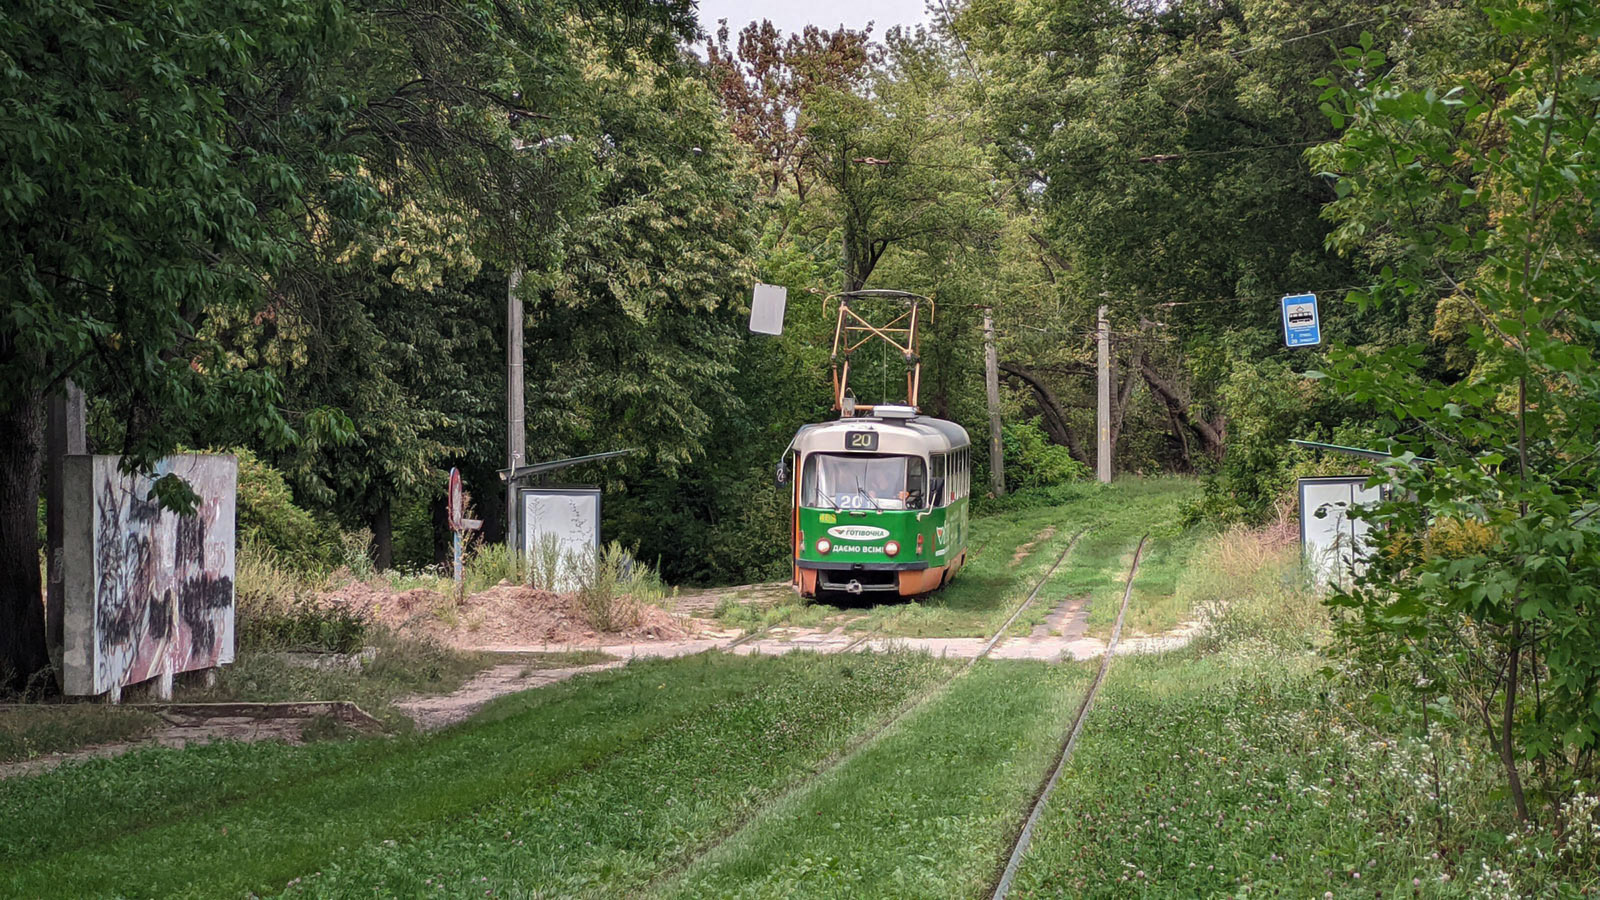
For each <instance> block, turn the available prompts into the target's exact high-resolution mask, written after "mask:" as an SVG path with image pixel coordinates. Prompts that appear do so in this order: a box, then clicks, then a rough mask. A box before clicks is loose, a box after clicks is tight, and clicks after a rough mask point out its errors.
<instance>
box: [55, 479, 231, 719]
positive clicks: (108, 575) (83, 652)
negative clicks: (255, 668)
mask: <svg viewBox="0 0 1600 900" xmlns="http://www.w3.org/2000/svg"><path fill="white" fill-rule="evenodd" d="M80 461H81V462H80ZM117 462H118V459H117V457H114V456H94V457H78V458H74V459H71V460H69V485H71V486H72V487H76V488H78V490H75V491H72V493H73V494H76V495H77V498H78V499H80V500H82V499H87V500H88V501H89V502H88V506H89V507H90V508H89V509H87V510H86V509H83V508H81V506H82V505H81V504H74V503H73V502H72V499H71V498H69V501H68V504H67V516H68V519H69V520H71V521H69V523H68V528H67V536H68V541H69V543H70V542H72V541H74V540H82V541H83V542H84V544H85V546H81V547H78V548H73V547H69V548H68V551H67V559H68V573H67V591H66V616H65V619H66V629H65V631H66V634H65V635H64V638H65V645H66V646H65V651H66V652H65V653H64V665H65V673H64V674H65V676H66V677H65V679H64V680H65V682H66V686H67V692H68V693H81V694H100V693H104V692H105V691H108V690H111V689H112V688H114V687H120V686H122V685H126V684H136V683H138V682H141V681H144V680H146V679H149V678H153V677H155V676H158V675H161V674H163V673H165V672H174V673H176V672H185V671H190V670H193V669H203V668H209V667H211V666H216V665H220V664H223V663H228V662H232V661H233V612H234V609H233V602H234V593H233V579H234V520H235V512H236V508H235V502H236V501H235V492H236V488H237V481H238V465H237V462H236V461H235V460H234V458H233V457H231V456H214V455H205V454H189V455H183V456H171V457H167V458H165V459H163V460H161V461H160V462H159V463H158V464H157V465H156V468H155V471H154V472H153V473H151V474H150V475H147V476H144V475H141V476H128V475H123V474H122V473H121V472H119V471H118V470H117ZM71 464H77V465H71ZM169 473H171V474H175V475H177V476H179V477H181V478H183V479H184V480H185V481H187V482H188V483H189V485H190V487H191V488H193V489H194V491H195V493H196V494H197V495H199V497H200V503H199V506H198V507H197V508H196V509H195V511H194V514H193V515H187V516H179V515H176V514H175V513H172V512H170V511H168V510H164V509H162V508H161V507H160V506H159V504H158V503H157V502H156V501H155V500H154V499H153V498H152V497H151V496H150V487H151V485H152V484H153V483H154V481H155V479H157V478H160V477H161V476H163V475H166V474H169ZM73 476H78V477H79V478H83V477H87V480H88V485H87V487H88V488H89V489H88V490H87V491H85V490H83V487H85V485H82V484H81V483H75V482H74V479H73ZM85 520H87V521H85ZM74 523H76V524H77V525H78V527H73V525H74ZM84 526H87V527H84ZM74 549H78V550H80V551H82V552H76V553H75V552H73V551H74ZM74 562H76V563H77V565H76V566H74V565H73V563H74ZM85 570H86V571H85Z"/></svg>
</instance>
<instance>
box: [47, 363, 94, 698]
mask: <svg viewBox="0 0 1600 900" xmlns="http://www.w3.org/2000/svg"><path fill="white" fill-rule="evenodd" d="M85 421H86V420H85V411H84V397H83V389H82V388H80V387H78V386H77V385H76V384H73V383H72V382H71V381H68V382H67V383H66V386H65V387H64V388H63V389H62V390H60V391H58V392H56V393H55V394H54V395H52V396H51V397H50V404H49V407H48V411H47V412H46V424H45V526H44V528H45V570H46V576H45V605H44V610H45V612H44V637H45V646H46V647H47V648H48V649H49V652H50V662H51V664H52V665H54V666H55V670H56V679H57V681H58V682H59V681H60V679H61V677H62V669H61V653H62V647H63V643H64V641H65V639H66V634H65V630H64V627H63V623H64V621H65V613H66V594H65V591H66V572H65V571H64V565H63V563H64V562H65V560H64V558H63V557H64V554H65V552H66V551H65V548H64V547H63V543H64V542H65V539H66V532H65V519H64V518H63V516H65V515H66V506H65V502H64V501H65V491H66V486H65V475H66V457H67V456H68V455H69V454H71V455H75V456H77V455H82V454H84V453H87V452H89V447H88V429H87V428H86V427H85Z"/></svg>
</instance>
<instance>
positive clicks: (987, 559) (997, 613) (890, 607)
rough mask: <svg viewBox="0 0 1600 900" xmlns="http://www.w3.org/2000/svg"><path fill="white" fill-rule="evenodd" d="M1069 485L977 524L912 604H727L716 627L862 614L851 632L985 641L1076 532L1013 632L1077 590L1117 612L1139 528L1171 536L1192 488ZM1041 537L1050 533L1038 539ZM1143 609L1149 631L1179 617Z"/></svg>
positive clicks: (1170, 481)
mask: <svg viewBox="0 0 1600 900" xmlns="http://www.w3.org/2000/svg"><path fill="white" fill-rule="evenodd" d="M1072 488H1073V489H1072V490H1071V491H1057V492H1051V493H1047V494H1043V495H1041V497H1043V498H1045V499H1048V500H1050V501H1051V502H1052V503H1054V505H1035V504H1033V503H1031V502H1023V499H1026V498H1019V499H1018V501H1017V502H1016V503H1015V504H1014V505H1012V506H1008V507H1005V508H1004V509H1003V511H1001V512H999V513H996V514H994V515H989V516H985V517H983V518H979V519H974V520H973V521H972V527H971V538H970V540H969V542H968V548H969V550H968V558H967V565H966V567H965V568H963V569H962V571H961V574H960V575H958V576H957V577H956V580H955V581H954V582H953V583H952V584H951V585H950V586H949V587H947V588H945V589H944V590H942V591H937V592H935V593H932V594H929V595H927V596H926V597H923V598H920V599H917V600H910V601H902V600H890V601H884V602H880V603H876V604H872V605H868V606H864V607H861V608H848V609H847V608H841V607H837V606H832V605H829V604H827V603H817V602H805V601H801V600H799V599H796V600H794V601H787V600H786V601H784V602H782V603H781V604H778V605H775V606H770V607H761V608H752V607H750V606H742V607H739V608H738V609H737V610H736V609H734V608H733V607H734V606H737V605H736V604H728V605H727V606H728V608H727V609H726V610H724V611H723V613H724V618H723V621H724V622H725V623H727V624H737V625H741V626H743V627H750V623H757V624H760V625H773V624H784V625H817V624H822V623H823V622H825V621H826V620H827V619H830V618H833V617H841V618H843V617H859V618H857V619H856V621H853V622H850V624H849V625H848V627H849V628H850V629H851V630H852V631H857V632H863V631H877V632H879V633H881V634H884V635H887V636H892V637H933V636H940V637H978V636H985V635H989V634H992V633H993V632H994V630H995V629H996V628H999V627H1000V625H1001V623H1002V622H1004V621H1005V618H1006V616H1008V615H1010V614H1011V611H1012V610H1014V609H1015V608H1016V606H1017V604H1019V603H1021V602H1022V599H1023V598H1024V597H1026V596H1027V594H1028V591H1030V590H1032V588H1033V585H1034V584H1035V583H1036V582H1037V581H1038V579H1039V578H1040V576H1042V575H1043V574H1044V572H1045V571H1046V570H1047V569H1048V568H1049V567H1050V564H1051V563H1053V562H1055V559H1056V557H1057V556H1058V555H1060V553H1061V551H1062V549H1064V548H1065V547H1066V546H1067V543H1068V542H1069V541H1070V540H1071V538H1072V536H1073V535H1074V534H1075V533H1077V532H1078V531H1080V530H1084V531H1085V533H1084V537H1083V539H1082V541H1080V543H1079V545H1078V547H1077V549H1076V550H1074V551H1073V554H1072V557H1071V559H1070V560H1069V562H1068V564H1067V565H1064V566H1063V567H1062V568H1061V569H1059V570H1058V571H1057V573H1056V575H1055V576H1054V577H1053V578H1052V580H1051V582H1050V583H1049V584H1048V585H1047V586H1046V588H1045V589H1044V590H1043V591H1041V592H1040V600H1039V602H1038V603H1036V604H1035V606H1034V607H1033V608H1031V609H1030V610H1028V612H1027V613H1026V614H1024V616H1023V617H1022V618H1020V619H1019V620H1018V622H1017V624H1016V626H1015V631H1014V633H1019V634H1026V633H1027V632H1028V630H1030V629H1031V628H1032V627H1033V626H1034V625H1035V624H1037V623H1039V622H1042V621H1043V620H1044V617H1045V616H1046V615H1048V614H1049V612H1050V610H1051V609H1052V608H1053V607H1054V606H1055V605H1056V604H1057V603H1060V602H1061V601H1062V600H1065V599H1066V598H1068V597H1071V596H1075V595H1078V594H1083V593H1091V594H1093V596H1094V599H1095V602H1094V607H1104V606H1106V605H1108V604H1107V603H1106V602H1102V601H1103V600H1104V598H1107V597H1112V595H1113V594H1115V595H1116V596H1115V597H1114V598H1113V601H1112V603H1111V604H1110V605H1112V609H1111V613H1110V615H1111V616H1114V615H1115V605H1114V604H1115V602H1118V601H1120V599H1121V596H1120V591H1121V583H1122V579H1123V577H1124V576H1125V575H1126V574H1127V567H1128V560H1129V558H1130V557H1129V555H1130V554H1131V553H1132V552H1133V547H1134V545H1135V544H1136V543H1137V542H1138V540H1139V536H1140V535H1141V534H1144V533H1145V532H1146V531H1153V532H1157V533H1161V534H1170V535H1174V536H1175V535H1177V534H1178V532H1177V525H1176V521H1177V515H1178V507H1179V506H1180V505H1181V504H1182V503H1183V502H1184V501H1185V500H1188V499H1190V498H1192V497H1194V496H1195V495H1196V494H1197V492H1198V490H1199V486H1198V483H1197V482H1195V481H1193V480H1190V479H1182V478H1160V479H1141V478H1125V479H1122V480H1120V481H1118V482H1116V483H1115V484H1112V485H1110V486H1109V487H1102V486H1100V485H1073V486H1072ZM1035 499H1038V498H1035ZM1056 501H1059V502H1056ZM1046 532H1048V537H1043V538H1042V539H1041V536H1042V535H1044V534H1046ZM1174 540H1178V539H1177V538H1174ZM1030 543H1031V544H1033V546H1032V547H1031V548H1030V549H1028V551H1027V552H1026V553H1025V554H1024V555H1023V556H1022V558H1020V559H1018V558H1017V553H1018V551H1019V550H1020V549H1022V548H1023V547H1024V546H1026V545H1028V544H1030ZM1150 609H1151V612H1150V613H1149V614H1148V615H1146V614H1144V613H1141V616H1143V617H1144V618H1141V621H1144V620H1145V618H1147V619H1148V621H1149V623H1150V624H1151V625H1152V626H1154V625H1156V624H1157V623H1165V622H1168V621H1170V622H1171V623H1172V624H1176V622H1177V621H1181V618H1182V617H1181V615H1180V612H1182V611H1181V610H1179V609H1178V608H1177V607H1175V606H1172V605H1170V604H1168V605H1166V606H1162V605H1158V604H1155V603H1152V604H1150ZM1091 621H1095V620H1094V619H1091ZM1106 621H1107V622H1109V618H1108V619H1107V620H1106Z"/></svg>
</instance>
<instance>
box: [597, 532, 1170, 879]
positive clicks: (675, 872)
mask: <svg viewBox="0 0 1600 900" xmlns="http://www.w3.org/2000/svg"><path fill="white" fill-rule="evenodd" d="M1087 532H1088V529H1087V528H1083V529H1079V530H1078V532H1077V533H1076V534H1074V535H1073V536H1072V538H1071V539H1070V540H1068V541H1067V546H1066V547H1064V548H1062V550H1061V553H1060V554H1059V555H1058V556H1056V558H1055V562H1052V563H1051V564H1050V568H1048V569H1046V570H1045V572H1044V574H1043V575H1041V576H1039V581H1038V582H1037V583H1036V584H1034V586H1033V590H1031V591H1029V592H1028V596H1027V597H1025V598H1023V601H1022V602H1021V603H1020V604H1018V606H1017V608H1016V609H1015V610H1013V611H1012V613H1011V615H1010V616H1009V617H1007V618H1006V621H1005V623H1004V624H1002V625H1001V626H1000V628H999V629H998V630H996V631H995V633H994V634H993V635H992V636H991V637H990V638H989V641H988V643H987V644H985V645H984V647H983V649H982V650H981V651H979V653H978V654H977V655H976V656H974V657H972V658H971V659H969V660H967V663H966V665H964V666H962V667H961V668H959V669H957V670H956V671H955V672H954V673H953V674H952V675H951V676H950V677H949V678H946V679H945V680H943V681H940V682H938V683H937V684H934V685H932V686H931V687H929V688H928V689H927V690H925V691H923V692H922V693H920V694H918V695H917V696H915V697H913V698H911V699H910V700H909V701H907V702H906V703H904V704H903V705H901V707H900V708H899V709H898V710H896V711H895V712H894V713H893V714H892V715H890V716H889V718H887V719H885V720H883V721H882V722H880V723H879V724H878V725H877V727H875V728H873V729H872V730H871V731H869V732H867V733H866V734H864V735H862V736H861V737H859V738H857V739H855V740H854V741H851V742H850V743H849V744H847V745H845V746H844V747H843V748H841V749H840V750H839V751H838V752H836V753H834V754H832V755H831V756H829V757H828V758H826V759H824V760H823V761H822V762H821V763H819V764H818V765H817V766H816V767H815V768H813V769H812V770H811V772H810V773H808V774H807V775H805V776H804V777H802V778H801V779H800V780H799V781H797V782H795V783H794V784H792V785H790V786H789V787H788V788H787V789H785V790H784V791H783V793H781V794H779V795H778V796H777V797H775V798H773V799H772V800H771V801H770V802H768V803H766V804H765V805H763V806H762V807H761V808H760V809H758V810H756V811H755V812H753V813H751V814H750V815H749V816H748V817H746V818H745V819H744V820H742V821H740V822H739V823H738V824H736V825H735V826H733V827H732V828H730V829H728V830H726V831H724V832H723V833H722V834H720V835H718V836H716V837H713V838H711V839H710V840H709V841H707V842H706V843H705V844H704V845H702V846H701V848H700V849H699V850H696V851H695V852H694V853H691V854H690V855H689V856H687V857H686V858H685V859H684V860H683V861H682V862H680V863H678V864H677V865H674V866H671V867H669V868H667V869H666V870H664V871H662V872H661V873H660V874H658V875H657V876H656V877H655V878H652V879H650V882H649V883H648V884H646V885H644V886H643V887H642V888H640V889H639V890H638V891H635V892H632V893H630V894H629V896H634V897H642V896H645V895H648V894H652V893H654V892H655V891H656V890H657V889H659V888H660V887H661V886H663V885H665V884H667V883H669V882H671V881H672V880H673V879H676V878H678V877H679V876H681V875H682V874H683V873H684V872H686V871H688V869H689V867H691V866H693V865H694V864H695V863H696V862H698V861H699V860H701V859H704V858H705V857H706V856H709V855H710V854H711V853H713V852H715V851H716V849H717V848H718V847H721V846H723V845H724V844H726V843H728V842H729V841H731V840H733V839H734V838H736V837H738V836H739V835H740V834H742V833H743V832H744V830H745V829H746V828H749V827H750V826H751V825H752V824H754V823H755V822H756V820H758V819H759V818H760V817H761V814H762V813H763V812H766V811H767V810H769V809H776V808H777V807H779V806H781V805H782V804H784V803H786V802H788V800H789V799H790V798H792V797H795V796H797V795H799V794H800V793H801V792H802V791H804V790H806V789H807V788H809V787H811V786H812V785H813V784H816V783H817V782H818V781H819V780H821V779H822V778H823V777H824V776H826V775H827V774H828V773H829V772H832V771H834V770H836V769H838V768H839V767H840V766H842V765H844V764H845V763H847V762H849V761H850V760H852V759H854V758H855V757H856V756H857V755H858V754H859V753H860V752H861V751H862V750H865V749H866V748H867V747H868V746H869V745H871V744H872V743H873V742H875V741H876V740H877V739H878V738H880V737H882V736H883V735H884V734H885V733H887V732H888V731H889V730H890V729H891V728H893V727H894V726H895V725H897V724H899V723H900V722H901V721H902V720H904V719H905V718H906V717H907V716H909V715H910V714H911V713H913V712H915V711H917V710H918V709H921V708H922V707H923V706H925V705H927V704H928V702H929V701H931V700H933V698H934V697H936V696H938V695H939V694H940V693H942V692H943V691H944V689H945V688H948V687H949V686H950V685H951V684H954V683H955V681H956V679H958V678H960V677H961V676H963V675H965V674H966V673H967V672H969V671H971V670H972V667H973V666H975V665H977V664H978V660H980V659H983V658H984V657H986V656H988V655H989V653H990V651H992V650H993V649H994V648H995V647H996V646H997V645H998V644H999V642H1000V641H1001V640H1002V639H1003V638H1004V637H1005V634H1006V632H1007V631H1009V630H1010V629H1011V625H1012V623H1014V622H1016V621H1017V618H1018V617H1019V616H1021V615H1022V613H1023V612H1024V611H1025V610H1027V608H1028V607H1029V606H1031V605H1033V601H1034V600H1035V599H1036V598H1037V597H1038V596H1039V592H1040V591H1041V590H1043V589H1044V586H1045V583H1046V582H1048V581H1049V580H1050V576H1052V575H1054V574H1055V573H1056V569H1058V568H1060V567H1061V563H1062V562H1064V561H1065V560H1066V558H1067V555H1068V554H1069V553H1071V552H1072V548H1074V547H1076V546H1078V540H1079V539H1080V538H1082V537H1083V536H1084V534H1086V533H1087ZM1140 546H1141V547H1142V546H1143V542H1141V543H1140ZM1119 621H1120V619H1119ZM864 641H865V638H863V639H862V640H860V641H857V642H855V643H854V644H851V645H850V647H852V648H853V647H855V646H857V645H858V644H861V643H863V642H864Z"/></svg>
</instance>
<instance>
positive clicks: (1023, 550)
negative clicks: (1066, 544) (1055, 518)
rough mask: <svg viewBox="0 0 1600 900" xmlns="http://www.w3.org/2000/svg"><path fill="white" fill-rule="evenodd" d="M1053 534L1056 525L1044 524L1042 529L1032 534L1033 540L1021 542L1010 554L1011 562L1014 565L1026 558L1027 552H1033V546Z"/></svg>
mask: <svg viewBox="0 0 1600 900" xmlns="http://www.w3.org/2000/svg"><path fill="white" fill-rule="evenodd" d="M1055 534H1056V527H1055V526H1054V525H1046V526H1045V529H1044V530H1043V531H1041V532H1039V533H1038V534H1036V535H1034V536H1033V540H1031V541H1029V542H1027V543H1026V544H1023V545H1022V546H1021V547H1018V548H1017V552H1015V553H1013V554H1011V564H1012V565H1013V566H1014V565H1016V564H1017V563H1019V562H1022V561H1023V560H1024V559H1027V558H1028V554H1029V553H1032V552H1033V548H1035V547H1037V546H1039V544H1040V543H1041V542H1043V541H1048V540H1050V539H1051V538H1052V537H1055Z"/></svg>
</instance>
